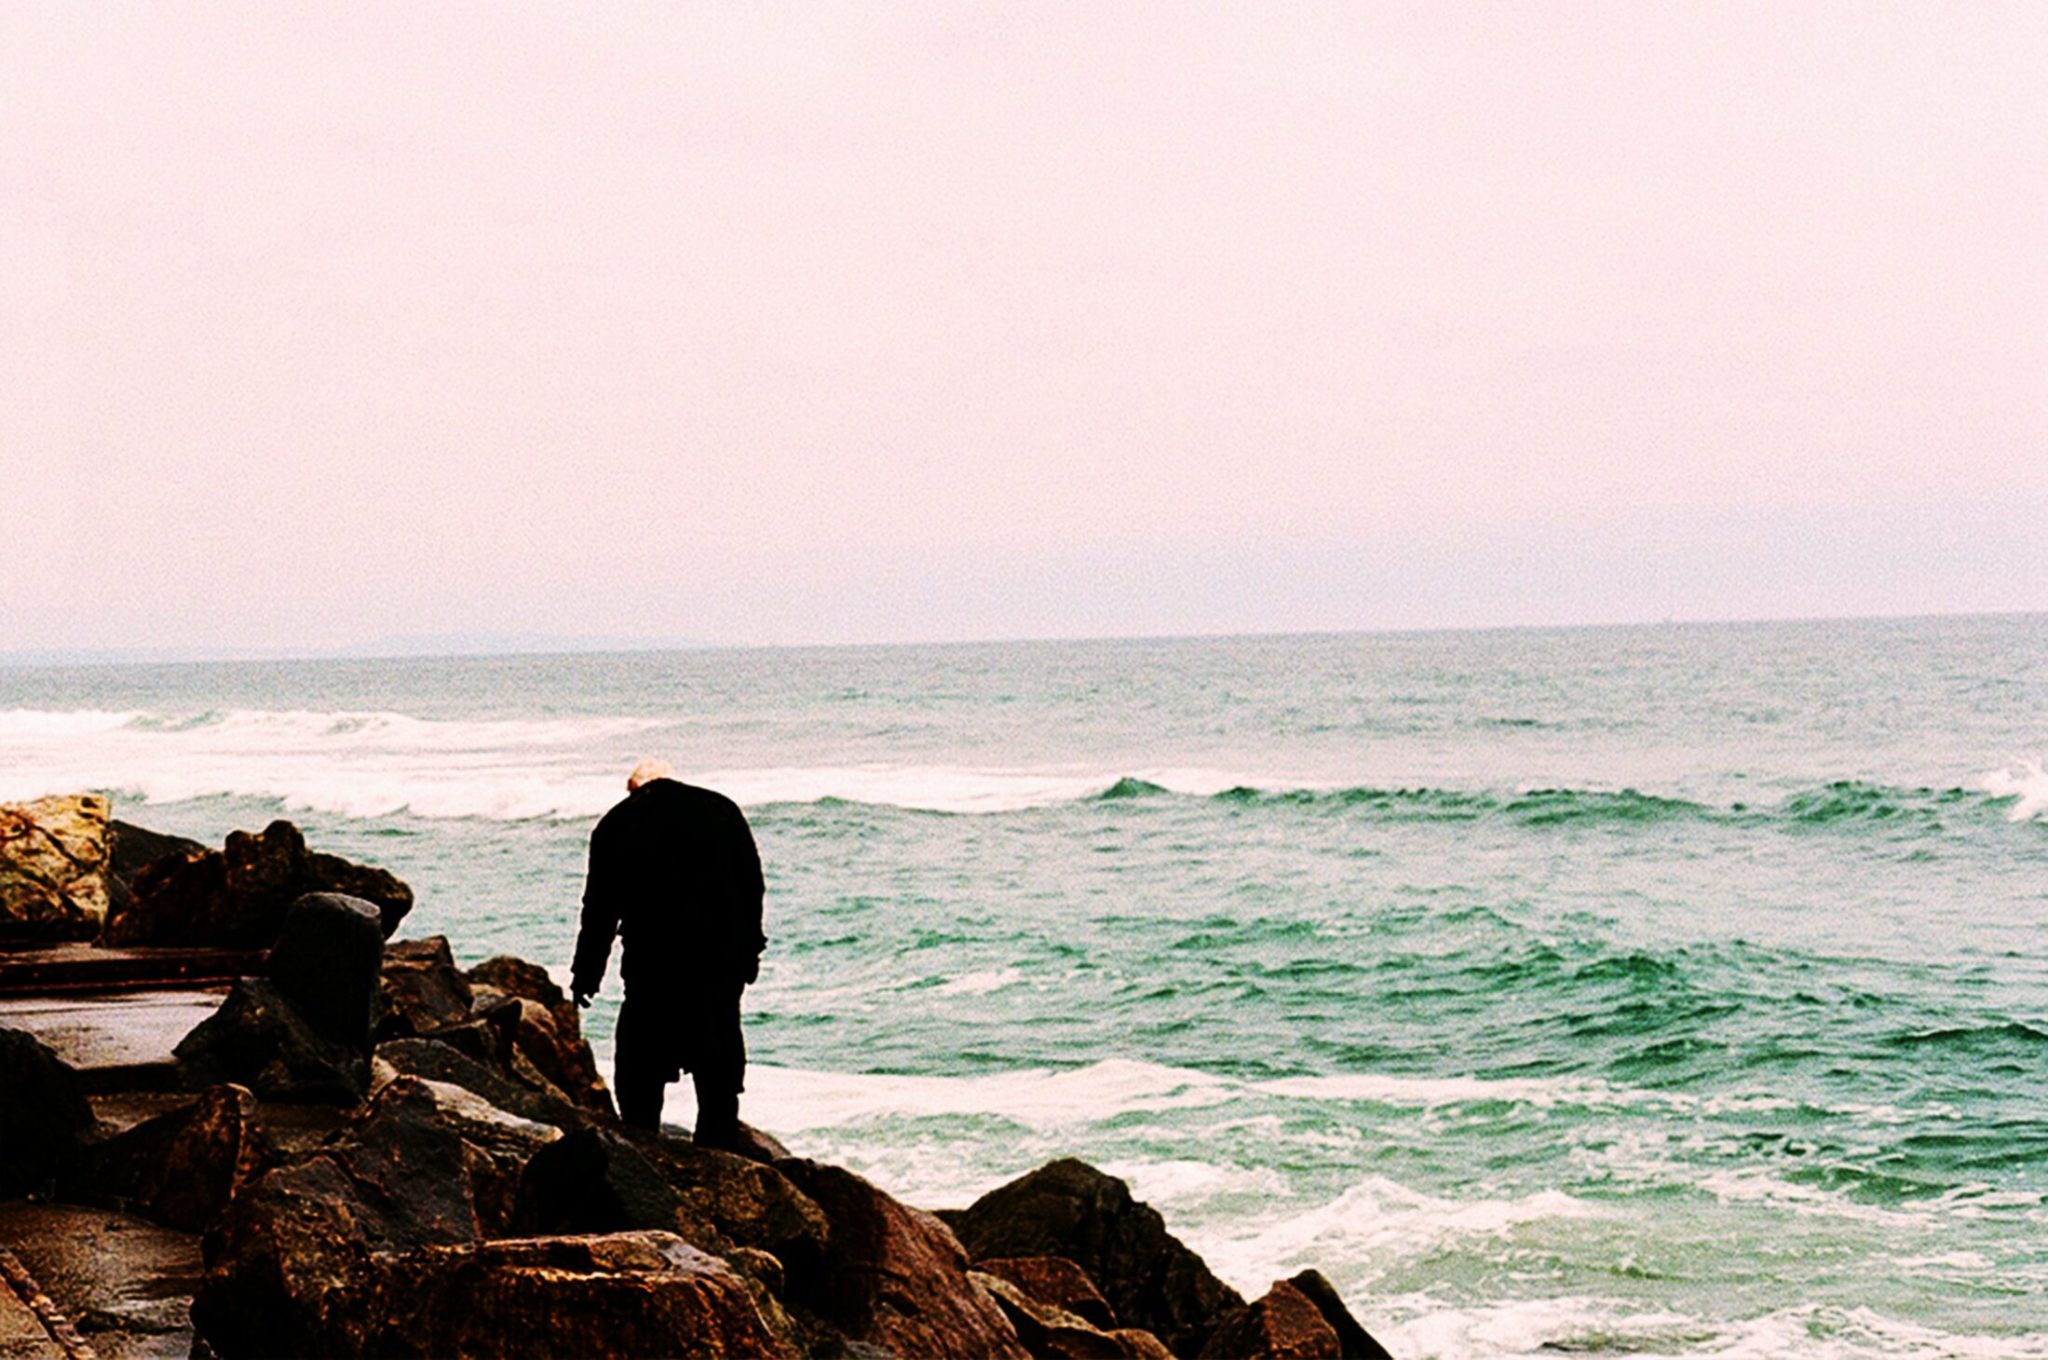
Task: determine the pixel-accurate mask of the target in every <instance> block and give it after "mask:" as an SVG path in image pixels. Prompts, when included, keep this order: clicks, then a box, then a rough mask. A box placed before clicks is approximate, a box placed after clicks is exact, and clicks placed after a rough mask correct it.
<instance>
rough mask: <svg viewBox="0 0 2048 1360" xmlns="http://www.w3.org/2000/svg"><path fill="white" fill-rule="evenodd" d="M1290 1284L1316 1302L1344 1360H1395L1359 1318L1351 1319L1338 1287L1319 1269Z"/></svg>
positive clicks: (1306, 1273) (1312, 1301)
mask: <svg viewBox="0 0 2048 1360" xmlns="http://www.w3.org/2000/svg"><path fill="white" fill-rule="evenodd" d="M1287 1283H1288V1284H1290V1285H1293V1286H1294V1287H1295V1288H1296V1289H1297V1290H1299V1291H1300V1292H1301V1294H1302V1296H1303V1297H1304V1298H1306V1299H1307V1300H1308V1301H1309V1302H1310V1303H1313V1304H1314V1305H1315V1306H1316V1311H1317V1312H1319V1313H1321V1314H1322V1315H1323V1321H1325V1322H1327V1323H1329V1324H1330V1330H1332V1331H1334V1332H1335V1333H1336V1334H1337V1353H1338V1355H1339V1356H1341V1357H1342V1360H1393V1357H1391V1356H1389V1355H1388V1354H1387V1352H1386V1348H1385V1347H1383V1346H1381V1345H1380V1343H1379V1342H1377V1341H1375V1340H1374V1339H1373V1337H1372V1334H1371V1333H1370V1332H1368V1331H1366V1330H1365V1328H1364V1327H1362V1326H1360V1325H1359V1322H1358V1319H1357V1318H1355V1317H1353V1316H1351V1310H1350V1309H1348V1308H1346V1307H1345V1306H1344V1300H1343V1299H1341V1298H1339V1297H1338V1296H1337V1290H1336V1287H1335V1286H1334V1285H1332V1284H1331V1283H1330V1282H1329V1281H1328V1280H1327V1279H1325V1278H1324V1277H1323V1273H1322V1272H1321V1271H1320V1270H1304V1271H1302V1272H1301V1273H1300V1274H1299V1275H1296V1276H1294V1277H1292V1278H1291V1279H1289V1280H1288V1281H1287Z"/></svg>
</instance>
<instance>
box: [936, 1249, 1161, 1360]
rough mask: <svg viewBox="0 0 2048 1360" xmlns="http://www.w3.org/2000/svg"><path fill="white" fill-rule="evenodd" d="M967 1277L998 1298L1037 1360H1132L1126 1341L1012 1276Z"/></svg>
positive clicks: (976, 1273) (975, 1273) (981, 1273)
mask: <svg viewBox="0 0 2048 1360" xmlns="http://www.w3.org/2000/svg"><path fill="white" fill-rule="evenodd" d="M967 1278H968V1279H969V1280H971V1281H973V1282H974V1284H975V1285H977V1286H978V1287H980V1288H981V1289H983V1290H985V1291H987V1293H988V1294H989V1295H990V1297H992V1298H994V1299H995V1301H996V1305H997V1306H998V1307H1000V1308H1001V1309H1002V1310H1003V1314H1004V1316H1006V1317H1008V1318H1009V1320H1010V1325H1011V1326H1013V1327H1015V1328H1016V1329H1017V1339H1018V1340H1019V1341H1021V1342H1022V1343H1023V1344H1024V1349H1025V1350H1027V1351H1029V1352H1030V1353H1031V1354H1032V1355H1033V1356H1035V1357H1037V1360H1130V1356H1131V1354H1132V1352H1131V1349H1130V1347H1129V1346H1128V1345H1127V1344H1126V1343H1125V1342H1124V1341H1122V1340H1120V1339H1119V1338H1117V1337H1116V1336H1114V1335H1112V1334H1111V1333H1109V1332H1105V1331H1103V1330H1102V1329H1101V1328H1099V1327H1097V1326H1096V1325H1095V1324H1094V1323H1092V1322H1089V1321H1087V1320H1086V1319H1085V1318H1081V1317H1078V1316H1076V1315H1075V1314H1073V1313H1070V1312H1068V1311H1067V1310H1066V1309H1064V1308H1060V1307H1057V1306H1055V1305H1053V1304H1049V1303H1046V1302H1044V1301H1043V1300H1041V1299H1037V1298H1034V1297H1032V1295H1031V1294H1030V1293H1028V1292H1027V1291H1025V1290H1023V1289H1021V1288H1019V1287H1018V1286H1017V1285H1016V1284H1015V1283H1013V1282H1012V1281H1010V1280H1009V1279H1007V1278H1005V1277H1003V1276H1001V1275H991V1274H988V1273H987V1272H984V1271H980V1270H971V1271H969V1272H968V1273H967ZM1161 1349H1164V1348H1163V1347H1162V1348H1161Z"/></svg>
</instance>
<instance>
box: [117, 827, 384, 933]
mask: <svg viewBox="0 0 2048 1360" xmlns="http://www.w3.org/2000/svg"><path fill="white" fill-rule="evenodd" d="M129 889H130V895H131V897H132V900H131V901H129V902H128V903H127V905H126V906H124V907H123V909H122V910H120V911H118V912H116V913H114V915H113V916H112V917H111V919H109V920H108V922H107V929H106V933H105V939H106V941H107V943H109V944H117V945H215V946H223V947H237V948H248V949H260V948H267V947H268V946H269V945H270V944H271V942H272V941H273V940H275V939H276V937H277V932H278V929H279V928H280V926H282V924H283V922H284V917H285V913H286V911H287V909H288V908H290V906H291V904H292V903H293V902H295V901H297V900H298V899H299V898H301V897H303V896H305V895H306V894H308V893H337V894H341V895H344V896H349V897H355V898H360V899H362V900H363V901H366V902H369V903H370V904H371V905H372V906H373V907H375V908H376V911H377V914H378V920H379V924H380V928H381V933H382V934H383V935H384V936H385V937H386V938H388V937H389V936H390V935H391V933H392V931H394V930H395V929H397V927H398V923H399V921H401V920H402V919H404V917H405V914H406V913H407V912H409V911H411V910H412V900H413V899H412V889H411V888H409V887H407V886H406V885H405V884H404V883H402V882H400V881H399V880H398V879H397V878H395V877H393V876H392V875H391V874H389V873H387V872H385V871H384V870H382V869H373V868H368V867H366V866H363V865H357V864H351V863H349V862H348V861H347V860H343V859H340V858H338V857H336V856H334V855H325V854H319V853H315V852H312V851H308V850H307V849H306V838H305V837H304V836H303V835H302V834H301V833H300V831H299V829H298V828H297V827H296V826H294V825H292V824H291V823H290V822H287V821H283V820H279V821H274V822H272V823H271V824H270V825H269V826H267V827H265V828H264V829H263V830H262V831H261V832H260V833H254V834H252V833H250V832H247V831H236V832H232V833H230V834H229V836H228V838H227V843H226V844H225V845H224V846H223V847H222V848H221V849H220V850H218V851H214V850H200V851H196V852H189V851H188V852H186V853H184V854H182V855H178V854H167V855H164V856H161V857H159V858H157V859H156V860H154V861H153V862H152V863H150V864H147V865H145V866H143V867H142V868H140V869H138V870H137V871H136V872H135V874H134V876H133V878H132V879H131V880H129Z"/></svg>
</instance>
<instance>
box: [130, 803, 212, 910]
mask: <svg viewBox="0 0 2048 1360" xmlns="http://www.w3.org/2000/svg"><path fill="white" fill-rule="evenodd" d="M205 853H206V847H205V846H203V845H201V844H200V843H199V842H198V841H194V840H187V839H186V838H185V837H183V836H167V835H165V834H164V833H163V832H161V831H151V830H150V829H149V828H148V827H143V826H137V825H135V823H133V822H124V821H122V820H121V819H120V818H118V817H117V818H115V819H114V820H113V821H111V822H109V823H107V915H108V916H109V918H112V917H114V916H118V915H120V914H121V913H122V912H124V911H127V910H128V909H129V907H131V906H133V905H134V902H135V893H134V890H133V888H132V887H131V886H130V885H131V884H132V883H133V882H134V881H135V876H136V875H137V874H139V873H141V872H142V871H143V870H144V869H146V868H148V867H149V866H150V865H152V864H154V863H156V862H157V861H158V860H160V859H166V858H175V859H186V858H189V857H190V856H193V855H202V854H205Z"/></svg>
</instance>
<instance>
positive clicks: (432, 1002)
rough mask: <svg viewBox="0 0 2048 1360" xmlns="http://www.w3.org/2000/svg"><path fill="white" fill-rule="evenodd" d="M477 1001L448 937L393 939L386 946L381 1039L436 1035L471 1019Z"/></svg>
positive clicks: (379, 1023)
mask: <svg viewBox="0 0 2048 1360" xmlns="http://www.w3.org/2000/svg"><path fill="white" fill-rule="evenodd" d="M474 1001H475V997H474V995H473V994H472V993H471V991H470V986H469V979H468V978H466V977H464V976H463V975H462V971H461V970H460V969H458V968H457V967H456V966H455V956H454V953H453V951H452V950H450V949H449V947H448V937H447V936H445V935H434V936H430V937H428V938H427V939H424V940H393V941H391V942H390V943H389V944H387V945H385V946H384V964H383V977H382V981H381V986H380V993H379V1004H378V1012H377V1041H378V1042H379V1043H382V1042H384V1041H385V1040H387V1039H408V1038H412V1037H414V1036H416V1035H421V1034H431V1033H432V1032H433V1031H435V1030H437V1029H443V1028H446V1027H447V1026H449V1025H459V1024H462V1023H463V1022H464V1021H466V1020H468V1019H469V1011H470V1006H471V1004H472V1003H473V1002H474Z"/></svg>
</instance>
